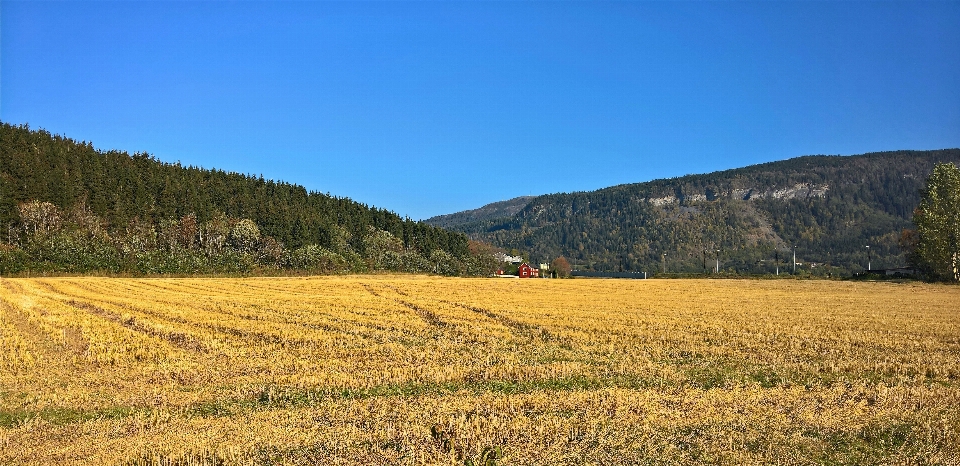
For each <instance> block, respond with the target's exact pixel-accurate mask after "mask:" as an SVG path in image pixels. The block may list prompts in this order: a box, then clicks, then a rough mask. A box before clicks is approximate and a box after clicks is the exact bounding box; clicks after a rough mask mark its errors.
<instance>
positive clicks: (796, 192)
mask: <svg viewBox="0 0 960 466" xmlns="http://www.w3.org/2000/svg"><path fill="white" fill-rule="evenodd" d="M937 162H954V163H958V164H960V150H958V149H945V150H935V151H897V152H880V153H870V154H863V155H856V156H843V157H841V156H806V157H798V158H794V159H790V160H785V161H780V162H771V163H765V164H761V165H754V166H750V167H745V168H740V169H734V170H727V171H721V172H715V173H710V174H704V175H689V176H684V177H680V178H673V179H663V180H655V181H650V182H645V183H636V184H626V185H620V186H614V187H610V188H606V189H601V190H598V191H592V192H576V193H568V194H550V195H544V196H539V197H536V198H534V199H532V200H531V201H530V202H529V203H528V204H527V205H526V206H525V207H524V208H523V209H522V210H520V211H519V212H517V213H516V214H514V215H511V216H507V217H504V218H499V219H483V220H481V221H474V222H467V223H461V224H453V223H450V222H446V223H445V226H447V227H448V228H453V229H456V230H459V231H463V232H465V233H467V234H468V235H469V236H471V237H473V238H475V239H482V240H485V241H489V242H491V243H493V244H495V245H497V246H501V247H505V248H517V249H520V250H523V251H526V252H529V254H530V256H531V259H533V260H534V261H538V262H549V261H550V260H551V259H552V258H555V257H557V256H561V255H563V256H565V257H567V258H568V259H569V260H570V261H571V262H572V263H573V264H574V266H575V267H577V268H580V269H584V270H589V269H593V270H632V271H650V272H654V271H661V270H662V269H663V268H664V267H665V268H666V270H667V272H668V273H670V272H702V271H703V270H704V269H713V268H714V267H716V261H717V259H718V257H717V256H719V262H720V269H721V271H737V272H740V273H768V272H773V271H774V270H775V269H776V266H777V264H776V263H775V259H777V258H779V267H780V270H781V271H782V270H783V269H784V268H785V267H787V268H790V269H791V270H792V266H791V265H790V262H791V260H792V251H793V248H794V246H796V251H797V262H799V263H801V265H800V266H799V267H800V272H803V273H814V274H826V273H833V274H848V273H853V272H858V271H861V270H863V269H865V268H866V266H867V261H868V254H869V255H870V258H871V259H872V261H871V262H872V267H873V268H885V267H886V268H889V267H895V266H902V265H904V264H905V259H904V255H903V253H902V251H901V249H900V247H899V246H898V241H899V239H900V237H901V234H902V232H903V230H904V229H910V228H913V225H912V221H911V218H912V214H913V210H914V209H915V208H916V207H917V205H918V203H919V199H920V189H921V188H922V187H923V185H924V182H925V180H926V178H927V176H928V175H929V174H930V172H931V170H932V169H933V166H934V164H935V163H937ZM449 218H450V217H447V219H449ZM868 245H869V246H870V250H869V252H868V250H867V248H866V246H868ZM717 249H720V252H719V254H718V253H717V252H716V250H717ZM664 254H666V256H664Z"/></svg>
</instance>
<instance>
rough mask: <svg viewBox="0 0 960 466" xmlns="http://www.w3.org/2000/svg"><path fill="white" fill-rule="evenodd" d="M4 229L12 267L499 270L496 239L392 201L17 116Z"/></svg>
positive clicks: (0, 220) (6, 260) (8, 138)
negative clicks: (394, 208)
mask: <svg viewBox="0 0 960 466" xmlns="http://www.w3.org/2000/svg"><path fill="white" fill-rule="evenodd" d="M0 228H4V229H5V230H6V231H2V232H0V239H3V240H5V241H3V245H2V247H0V249H2V251H0V273H17V272H28V271H30V272H67V273H75V272H87V271H105V272H118V273H120V272H127V273H145V274H152V273H175V274H190V273H218V272H241V273H243V272H250V271H253V270H255V269H257V268H264V269H296V270H307V271H315V272H348V271H349V272H364V271H371V270H394V271H410V272H433V273H442V274H448V275H463V274H485V273H489V270H487V269H489V268H491V265H490V264H489V260H488V259H487V258H486V257H481V256H479V254H480V251H486V250H487V248H486V247H485V246H483V245H479V244H470V243H469V242H468V239H467V237H466V236H465V235H463V234H461V233H455V232H450V231H447V230H444V229H441V228H437V227H434V226H431V225H427V224H424V223H421V222H415V221H413V220H411V219H409V218H401V217H400V216H398V215H397V214H395V213H393V212H390V211H387V210H384V209H377V208H372V207H368V206H366V205H363V204H360V203H357V202H355V201H352V200H350V199H347V198H339V197H334V196H330V195H327V194H323V193H319V192H309V191H307V190H306V189H305V188H303V187H302V186H298V185H294V184H290V183H284V182H275V181H271V180H264V179H263V177H262V176H261V177H254V176H250V175H241V174H237V173H228V172H223V171H220V170H207V169H201V168H196V167H184V166H181V165H180V164H179V163H175V164H171V163H163V162H160V161H159V160H156V159H155V158H153V157H152V156H150V155H147V154H143V153H137V154H133V155H130V154H128V153H126V152H121V151H99V150H97V149H95V148H94V147H93V145H92V144H91V143H88V142H77V141H74V140H71V139H69V138H65V137H61V136H58V135H52V134H50V133H49V132H46V131H43V130H39V131H37V130H30V128H29V127H28V126H26V125H22V126H14V125H10V124H6V123H0ZM4 233H5V235H4Z"/></svg>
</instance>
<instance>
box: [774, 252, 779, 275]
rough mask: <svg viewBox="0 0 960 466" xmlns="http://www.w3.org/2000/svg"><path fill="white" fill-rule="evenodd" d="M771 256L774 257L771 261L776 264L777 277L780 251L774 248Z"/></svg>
mask: <svg viewBox="0 0 960 466" xmlns="http://www.w3.org/2000/svg"><path fill="white" fill-rule="evenodd" d="M773 257H774V259H773V263H774V264H776V266H777V276H778V277H779V276H780V251H778V250H774V251H773Z"/></svg>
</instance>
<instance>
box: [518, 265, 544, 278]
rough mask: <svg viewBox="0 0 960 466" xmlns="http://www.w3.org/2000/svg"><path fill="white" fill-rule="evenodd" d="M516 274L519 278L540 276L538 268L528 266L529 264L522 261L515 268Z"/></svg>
mask: <svg viewBox="0 0 960 466" xmlns="http://www.w3.org/2000/svg"><path fill="white" fill-rule="evenodd" d="M517 275H519V276H520V278H537V277H539V276H540V269H536V268H533V267H530V264H528V263H526V262H524V263H522V264H520V267H518V268H517Z"/></svg>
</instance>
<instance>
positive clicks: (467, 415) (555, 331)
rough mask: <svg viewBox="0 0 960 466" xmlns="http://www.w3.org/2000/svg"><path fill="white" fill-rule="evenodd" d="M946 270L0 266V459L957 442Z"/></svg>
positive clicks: (881, 458)
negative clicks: (580, 271) (631, 272)
mask: <svg viewBox="0 0 960 466" xmlns="http://www.w3.org/2000/svg"><path fill="white" fill-rule="evenodd" d="M958 400H960V287H956V286H943V285H927V284H894V283H864V282H834V281H798V280H765V281H749V280H632V281H631V280H579V279H578V280H494V279H455V278H437V277H419V276H352V277H310V278H245V279H211V278H196V279H117V278H57V279H0V463H2V464H65V463H89V464H318V463H320V464H331V463H334V464H336V463H340V464H358V463H363V464H451V465H452V464H457V465H464V464H474V465H479V464H625V463H630V464H636V463H642V464H676V463H720V464H750V463H779V464H811V463H817V464H820V463H850V464H852V463H857V464H864V463H867V464H869V463H927V464H960V403H958Z"/></svg>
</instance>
